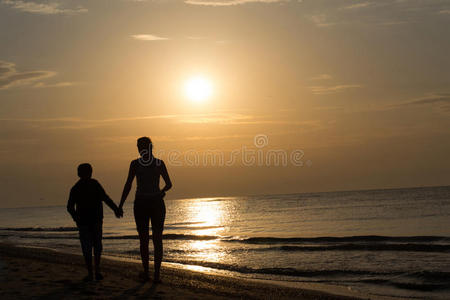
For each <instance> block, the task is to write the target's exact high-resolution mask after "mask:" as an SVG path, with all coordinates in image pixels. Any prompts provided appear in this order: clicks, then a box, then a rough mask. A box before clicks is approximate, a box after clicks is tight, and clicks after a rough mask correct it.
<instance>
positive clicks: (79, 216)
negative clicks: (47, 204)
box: [67, 178, 115, 225]
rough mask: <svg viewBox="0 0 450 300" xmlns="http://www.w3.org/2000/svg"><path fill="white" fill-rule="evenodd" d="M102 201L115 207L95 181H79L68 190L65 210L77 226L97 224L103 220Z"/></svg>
mask: <svg viewBox="0 0 450 300" xmlns="http://www.w3.org/2000/svg"><path fill="white" fill-rule="evenodd" d="M102 201H104V202H105V203H106V204H108V206H110V207H115V204H114V202H113V201H112V200H111V198H109V196H108V195H107V194H106V193H105V190H104V189H103V187H102V186H101V185H100V183H98V181H97V180H95V179H92V178H90V179H80V180H78V182H77V183H76V184H75V185H74V186H73V187H72V189H71V190H70V196H69V201H68V203H67V210H68V211H69V213H70V214H71V215H72V218H73V219H74V220H75V222H77V224H78V225H89V224H95V223H99V222H102V220H103V203H102Z"/></svg>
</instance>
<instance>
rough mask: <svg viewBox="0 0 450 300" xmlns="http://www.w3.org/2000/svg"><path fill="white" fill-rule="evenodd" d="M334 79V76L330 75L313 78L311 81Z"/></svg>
mask: <svg viewBox="0 0 450 300" xmlns="http://www.w3.org/2000/svg"><path fill="white" fill-rule="evenodd" d="M332 78H333V76H331V75H329V74H320V75H317V76H314V77H311V80H329V79H332Z"/></svg>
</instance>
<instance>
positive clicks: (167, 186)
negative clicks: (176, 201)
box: [161, 161, 172, 194]
mask: <svg viewBox="0 0 450 300" xmlns="http://www.w3.org/2000/svg"><path fill="white" fill-rule="evenodd" d="M161 162H162V164H161V176H162V178H163V179H164V182H165V186H164V187H163V189H162V190H161V193H162V194H164V193H165V192H167V191H168V190H170V189H171V188H172V181H170V177H169V173H168V172H167V168H166V164H165V163H164V162H163V161H161Z"/></svg>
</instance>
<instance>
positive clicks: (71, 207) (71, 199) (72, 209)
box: [67, 190, 78, 223]
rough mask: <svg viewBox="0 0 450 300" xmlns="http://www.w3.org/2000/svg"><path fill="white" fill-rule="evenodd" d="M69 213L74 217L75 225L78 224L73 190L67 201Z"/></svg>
mask: <svg viewBox="0 0 450 300" xmlns="http://www.w3.org/2000/svg"><path fill="white" fill-rule="evenodd" d="M67 211H68V212H69V214H70V215H71V216H72V219H73V220H74V221H75V223H78V216H77V211H76V210H75V197H74V195H73V190H70V195H69V201H67Z"/></svg>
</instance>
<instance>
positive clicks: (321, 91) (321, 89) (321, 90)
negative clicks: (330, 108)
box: [310, 84, 362, 95]
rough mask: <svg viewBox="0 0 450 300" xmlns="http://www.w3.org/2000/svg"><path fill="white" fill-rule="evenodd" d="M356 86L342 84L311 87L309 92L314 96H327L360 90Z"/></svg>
mask: <svg viewBox="0 0 450 300" xmlns="http://www.w3.org/2000/svg"><path fill="white" fill-rule="evenodd" d="M361 87H362V86H361V85H358V84H343V85H335V86H311V87H310V88H311V91H312V93H313V94H315V95H327V94H334V93H338V92H342V91H344V90H348V89H354V88H361Z"/></svg>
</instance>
